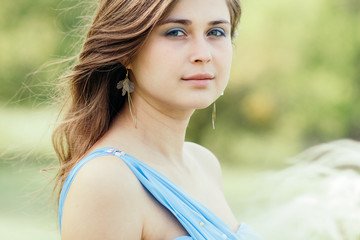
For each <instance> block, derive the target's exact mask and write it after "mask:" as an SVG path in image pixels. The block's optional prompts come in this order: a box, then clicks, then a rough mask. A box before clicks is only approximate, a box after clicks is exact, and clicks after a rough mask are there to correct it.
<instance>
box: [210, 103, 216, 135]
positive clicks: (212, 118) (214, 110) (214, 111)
mask: <svg viewBox="0 0 360 240" xmlns="http://www.w3.org/2000/svg"><path fill="white" fill-rule="evenodd" d="M215 118H216V105H215V102H214V103H213V109H212V114H211V122H212V128H213V129H214V130H215Z"/></svg>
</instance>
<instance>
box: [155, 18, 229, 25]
mask: <svg viewBox="0 0 360 240" xmlns="http://www.w3.org/2000/svg"><path fill="white" fill-rule="evenodd" d="M168 23H178V24H182V25H191V24H192V21H191V20H188V19H177V18H168V19H166V20H164V21H162V22H160V23H159V26H160V25H164V24H168ZM208 24H209V25H210V26H214V25H219V24H229V25H230V22H229V21H227V20H225V19H219V20H215V21H210V22H209V23H208Z"/></svg>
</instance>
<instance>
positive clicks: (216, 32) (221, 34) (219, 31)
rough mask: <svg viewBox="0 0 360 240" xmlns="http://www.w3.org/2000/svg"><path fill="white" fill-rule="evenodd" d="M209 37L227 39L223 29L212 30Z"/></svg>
mask: <svg viewBox="0 0 360 240" xmlns="http://www.w3.org/2000/svg"><path fill="white" fill-rule="evenodd" d="M208 35H209V36H214V37H226V33H225V31H224V30H223V29H221V28H214V29H211V30H210V31H209V32H208Z"/></svg>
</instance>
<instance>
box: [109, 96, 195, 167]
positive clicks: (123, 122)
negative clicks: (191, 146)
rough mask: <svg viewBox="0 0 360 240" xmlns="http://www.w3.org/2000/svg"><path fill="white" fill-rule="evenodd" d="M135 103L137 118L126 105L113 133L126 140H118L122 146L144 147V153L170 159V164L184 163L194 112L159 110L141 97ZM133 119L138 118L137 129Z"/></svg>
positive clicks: (134, 110)
mask: <svg viewBox="0 0 360 240" xmlns="http://www.w3.org/2000/svg"><path fill="white" fill-rule="evenodd" d="M133 101H134V102H133V103H134V109H132V113H133V116H131V113H130V109H129V105H128V103H126V104H125V105H124V108H123V109H122V111H121V112H120V113H119V115H118V117H117V118H116V119H115V121H114V123H113V125H112V127H111V128H110V130H109V134H110V135H112V136H114V137H115V136H122V138H125V141H123V139H119V137H118V140H119V141H121V143H119V145H120V146H123V147H125V148H129V149H132V148H133V147H136V148H138V149H139V148H140V149H142V151H144V152H152V154H156V155H157V156H158V157H163V158H166V159H167V161H181V160H183V145H184V140H185V133H186V128H187V126H188V123H189V120H190V117H191V115H192V113H193V112H194V111H193V110H187V111H180V110H174V109H173V108H166V107H164V106H162V107H159V106H157V107H155V106H153V105H151V104H149V103H148V102H146V101H145V100H143V99H140V98H138V99H134V100H133ZM133 118H136V127H135V122H134V121H133ZM113 139H114V138H113ZM114 140H115V139H114ZM124 145H125V146H124Z"/></svg>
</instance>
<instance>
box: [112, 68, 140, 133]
mask: <svg viewBox="0 0 360 240" xmlns="http://www.w3.org/2000/svg"><path fill="white" fill-rule="evenodd" d="M116 88H117V89H122V93H121V95H122V96H125V94H126V93H127V96H128V103H129V110H130V115H131V118H132V120H133V121H134V124H135V128H136V127H137V122H136V115H135V114H133V110H132V109H134V110H135V107H134V104H133V102H132V100H131V95H130V93H132V92H134V89H135V85H134V83H133V82H132V81H130V79H129V71H128V69H126V76H125V79H124V80H121V81H119V82H118V83H117V84H116Z"/></svg>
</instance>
